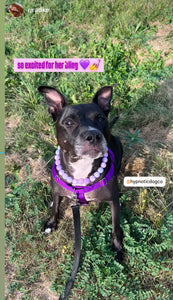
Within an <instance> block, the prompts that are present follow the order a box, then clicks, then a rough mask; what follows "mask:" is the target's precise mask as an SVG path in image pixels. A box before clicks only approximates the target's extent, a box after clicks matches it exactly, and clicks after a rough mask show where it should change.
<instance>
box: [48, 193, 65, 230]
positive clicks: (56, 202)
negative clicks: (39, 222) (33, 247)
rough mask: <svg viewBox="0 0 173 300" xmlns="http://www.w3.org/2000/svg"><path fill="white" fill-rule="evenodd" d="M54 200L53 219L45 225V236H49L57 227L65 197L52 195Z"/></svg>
mask: <svg viewBox="0 0 173 300" xmlns="http://www.w3.org/2000/svg"><path fill="white" fill-rule="evenodd" d="M52 198H53V206H52V212H51V217H50V219H49V220H48V221H47V223H46V225H45V234H49V233H50V232H51V231H54V230H55V229H56V227H57V221H58V217H59V206H60V203H61V200H62V198H63V197H61V196H59V195H58V194H54V193H52Z"/></svg>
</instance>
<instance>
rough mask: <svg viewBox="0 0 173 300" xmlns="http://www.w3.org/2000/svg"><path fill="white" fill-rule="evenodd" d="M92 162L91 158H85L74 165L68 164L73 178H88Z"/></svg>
mask: <svg viewBox="0 0 173 300" xmlns="http://www.w3.org/2000/svg"><path fill="white" fill-rule="evenodd" d="M93 161H94V159H93V158H91V157H89V156H85V157H84V158H81V159H79V160H78V161H76V162H74V163H70V166H71V167H72V172H73V178H75V179H80V178H86V177H88V175H89V173H90V172H91V170H92V166H93Z"/></svg>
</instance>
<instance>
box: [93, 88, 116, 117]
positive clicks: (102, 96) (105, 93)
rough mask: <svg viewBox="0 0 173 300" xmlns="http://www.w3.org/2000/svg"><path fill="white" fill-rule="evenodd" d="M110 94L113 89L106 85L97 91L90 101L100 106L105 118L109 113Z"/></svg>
mask: <svg viewBox="0 0 173 300" xmlns="http://www.w3.org/2000/svg"><path fill="white" fill-rule="evenodd" d="M112 94H113V87H112V86H111V85H107V86H104V87H102V88H101V89H99V90H98V91H97V92H96V94H95V95H94V97H93V99H92V102H93V103H96V104H97V105H98V106H100V108H101V109H102V110H103V111H104V113H105V115H106V116H108V113H109V112H110V103H111V99H112Z"/></svg>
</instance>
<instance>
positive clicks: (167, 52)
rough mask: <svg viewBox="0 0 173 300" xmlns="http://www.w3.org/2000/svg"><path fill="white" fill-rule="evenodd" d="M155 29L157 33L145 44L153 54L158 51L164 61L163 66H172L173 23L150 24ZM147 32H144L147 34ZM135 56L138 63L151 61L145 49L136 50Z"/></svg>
mask: <svg viewBox="0 0 173 300" xmlns="http://www.w3.org/2000/svg"><path fill="white" fill-rule="evenodd" d="M152 26H156V27H157V31H156V33H155V35H154V37H152V38H151V39H150V40H149V41H148V42H147V44H148V45H149V46H151V47H152V49H153V50H154V51H155V52H158V51H160V52H161V57H162V58H163V59H164V60H165V66H167V65H172V64H173V53H172V51H173V23H171V24H162V23H160V22H159V21H157V22H154V23H152V24H151V27H152ZM147 32H148V31H146V33H147ZM136 55H137V57H138V59H139V61H140V62H143V61H144V60H145V59H146V58H148V59H151V54H150V53H149V51H148V50H147V49H138V50H137V51H136Z"/></svg>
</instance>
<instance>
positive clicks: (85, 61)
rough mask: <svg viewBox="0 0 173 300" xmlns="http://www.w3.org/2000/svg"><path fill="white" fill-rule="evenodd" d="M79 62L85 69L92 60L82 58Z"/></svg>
mask: <svg viewBox="0 0 173 300" xmlns="http://www.w3.org/2000/svg"><path fill="white" fill-rule="evenodd" d="M79 63H80V65H81V67H82V68H83V69H84V70H85V69H86V68H87V67H88V66H89V64H90V61H89V60H88V59H85V60H84V59H81V60H80V62H79Z"/></svg>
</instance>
